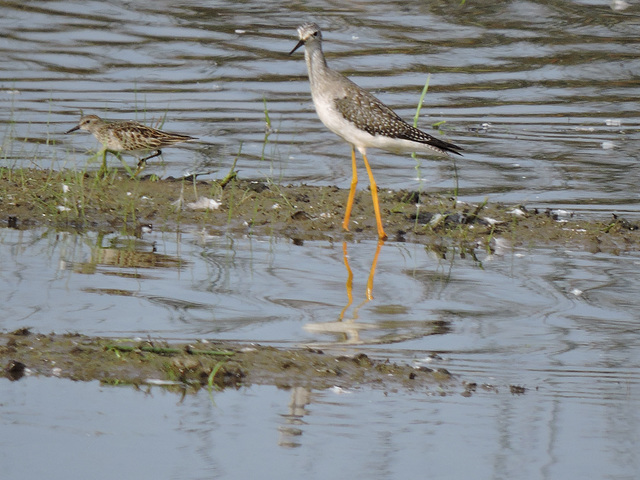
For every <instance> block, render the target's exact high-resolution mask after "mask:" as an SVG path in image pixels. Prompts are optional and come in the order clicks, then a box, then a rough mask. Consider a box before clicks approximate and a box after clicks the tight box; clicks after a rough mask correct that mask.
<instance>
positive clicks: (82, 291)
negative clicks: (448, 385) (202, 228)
mask: <svg viewBox="0 0 640 480" xmlns="http://www.w3.org/2000/svg"><path fill="white" fill-rule="evenodd" d="M499 242H500V240H499ZM376 249H377V244H376V242H361V243H358V244H347V245H346V253H347V256H346V263H345V255H344V253H345V252H344V250H343V245H340V244H331V243H328V242H305V243H304V244H303V245H294V244H293V243H292V242H291V241H287V240H284V239H269V238H255V237H254V238H232V237H208V236H206V234H205V233H204V232H191V233H189V232H187V233H182V234H179V235H176V234H169V233H156V232H148V233H145V234H143V235H142V238H130V237H123V236H118V235H116V234H109V235H105V236H99V235H97V234H90V233H88V234H85V235H78V234H73V233H62V232H58V233H56V232H53V231H47V230H44V229H40V230H28V231H18V230H10V229H4V230H0V260H1V262H2V264H3V269H2V271H1V272H0V284H1V285H2V287H1V288H0V292H2V297H1V298H0V301H2V304H3V305H4V315H3V321H2V328H3V329H4V330H11V329H14V328H18V327H22V326H31V327H33V328H34V329H35V330H37V331H42V332H49V331H56V332H66V331H79V332H82V333H86V334H91V335H118V336H126V337H143V338H145V337H146V336H147V335H150V336H151V337H152V338H169V339H183V338H185V339H190V338H206V339H239V340H244V341H256V342H260V343H272V344H274V345H303V344H312V345H315V346H321V347H322V348H325V349H329V350H332V351H338V352H345V353H349V352H355V351H362V350H363V349H364V351H366V352H367V353H369V354H370V355H374V356H377V357H382V358H390V359H392V360H393V361H401V362H405V363H406V362H409V363H411V364H413V365H416V366H418V365H429V366H430V367H434V366H436V367H443V368H447V369H448V370H449V371H451V372H452V373H453V374H454V375H455V376H456V379H457V381H461V380H464V381H468V382H475V383H477V384H478V386H477V389H476V391H475V393H473V394H472V396H471V397H470V398H466V397H465V396H463V395H462V394H463V392H464V388H463V387H462V385H460V386H458V387H457V388H454V391H453V392H449V394H448V395H447V396H445V397H441V396H440V394H441V393H442V392H440V391H439V390H438V388H437V387H434V386H432V387H430V388H428V389H419V390H417V391H408V392H407V391H401V392H398V391H390V392H383V391H381V390H370V389H369V388H355V389H354V390H351V391H347V392H342V391H340V390H335V391H331V390H330V391H326V392H309V391H306V390H304V389H294V390H292V391H279V390H277V389H275V388H272V387H252V388H249V389H242V390H240V391H225V392H222V393H216V394H215V397H214V400H213V402H212V400H211V398H210V397H209V395H208V394H207V392H201V393H199V394H197V395H195V396H187V397H185V398H184V399H182V400H181V399H180V396H179V395H178V394H176V393H168V392H164V391H162V390H161V389H160V388H157V387H154V388H150V389H149V391H150V394H149V395H143V394H141V393H139V392H133V391H132V390H131V389H130V388H109V387H104V386H99V385H97V384H94V383H91V384H69V383H68V382H67V381H65V380H57V379H54V380H50V379H34V378H27V379H25V380H24V381H20V382H16V383H12V384H9V383H8V381H5V382H6V383H5V388H3V389H1V390H0V391H1V392H2V393H0V418H2V421H3V427H2V429H3V431H4V432H5V435H4V436H3V437H4V439H5V441H4V442H3V448H2V449H0V450H2V452H3V453H2V455H4V456H5V458H6V459H7V461H8V464H9V465H11V472H15V473H16V476H22V477H24V476H25V475H26V476H30V475H37V474H38V473H41V472H42V471H44V469H47V471H51V470H50V467H49V466H46V467H45V466H44V465H47V463H48V460H47V459H48V458H49V457H52V458H61V459H68V461H69V462H73V464H74V466H76V467H77V468H78V469H79V470H78V471H81V472H82V471H86V472H91V471H93V469H94V468H96V465H103V463H104V466H105V468H104V469H102V468H100V469H98V470H99V472H98V473H97V474H94V475H92V477H93V478H103V477H102V474H103V472H104V474H105V478H106V475H107V474H108V475H112V472H110V471H109V469H108V465H110V464H111V465H112V464H113V463H112V462H114V461H115V462H116V463H117V464H118V465H120V467H122V468H124V467H125V466H126V468H128V469H129V468H130V471H132V472H137V471H140V472H142V473H144V472H146V473H147V474H149V472H151V473H152V474H153V473H155V472H160V473H158V474H161V476H166V475H167V472H171V475H172V476H175V475H178V472H182V474H183V475H185V474H188V476H189V477H193V478H205V477H206V476H207V475H211V474H212V473H215V474H216V475H219V476H222V477H234V478H236V477H237V476H238V475H241V474H245V475H249V476H256V475H257V474H259V473H260V472H261V471H263V470H264V469H265V468H266V469H268V471H269V474H268V475H266V477H267V478H276V477H281V476H282V475H283V474H284V473H286V472H289V473H291V472H308V473H309V475H311V476H312V478H326V476H327V475H338V473H339V472H352V474H354V475H355V474H358V473H359V474H362V473H363V472H367V473H366V474H367V475H368V476H371V477H373V478H389V477H398V476H406V475H409V474H411V473H412V472H415V471H416V469H421V470H422V469H426V468H429V469H430V471H431V472H433V475H434V477H435V478H451V477H453V478H458V477H460V476H468V475H469V474H471V473H476V475H478V476H480V477H482V478H489V477H490V478H506V477H513V476H515V475H516V473H517V474H518V475H517V476H518V477H519V478H565V477H567V476H571V475H574V474H576V473H578V474H580V475H583V476H585V477H586V478H632V477H633V476H634V475H635V474H636V473H637V472H638V471H639V470H638V461H639V457H638V454H637V452H636V449H635V447H634V445H635V441H636V440H637V432H638V427H639V425H638V420H639V419H638V413H637V412H638V406H639V402H638V400H637V398H638V394H639V393H640V374H639V373H638V372H639V371H640V370H639V367H640V357H639V356H638V353H637V352H638V351H639V348H640V335H638V331H639V327H640V320H639V319H638V315H637V311H638V309H639V308H640V301H639V300H638V299H637V298H636V297H635V296H633V295H630V292H633V291H637V290H638V288H640V285H639V281H638V277H637V275H636V271H637V268H638V265H639V264H640V255H638V254H635V253H634V254H626V255H610V254H604V253H600V254H597V255H594V254H591V253H586V252H576V251H565V250H563V249H561V248H532V249H515V250H513V249H507V250H503V251H500V250H499V251H497V252H495V253H488V252H486V251H482V250H477V251H475V252H460V251H457V250H455V249H451V250H448V251H439V252H435V251H433V250H431V249H430V248H428V247H425V246H422V245H411V244H409V245H408V244H401V243H392V242H388V243H386V244H385V245H384V246H383V247H382V248H381V250H380V252H379V256H378V259H377V267H376V269H375V271H374V274H375V275H374V279H373V284H372V294H373V295H372V296H373V298H372V299H371V300H367V295H366V289H367V282H368V279H369V276H370V273H371V270H370V269H371V264H372V262H373V259H374V257H375V254H376ZM347 265H348V267H349V269H350V270H351V273H352V275H353V277H352V284H351V289H349V288H348V287H347V280H348V279H349V270H347ZM349 293H351V295H352V297H353V298H352V303H351V304H350V305H349V300H348V297H349ZM345 307H347V308H346V309H345ZM434 321H439V322H445V326H446V328H440V330H439V331H440V333H439V334H437V335H432V334H431V333H432V328H433V323H432V322H434ZM433 354H436V355H437V356H435V357H434V356H433ZM512 386H523V387H525V389H526V390H525V392H524V394H515V393H514V394H512V393H510V392H511V387H512ZM45 399H46V400H45ZM292 402H293V403H292ZM292 412H293V413H292ZM586 419H588V421H587V420H586ZM8 439H11V440H8ZM167 439H170V441H168V440H167ZM51 443H52V444H55V445H54V446H49V447H47V445H50V444H51ZM25 445H28V446H29V448H32V449H36V450H39V449H40V448H42V449H44V450H45V451H46V453H45V454H44V455H41V456H40V457H39V458H40V459H41V460H42V463H40V462H37V463H35V464H31V463H23V462H21V461H19V460H17V459H18V458H19V457H20V451H21V450H20V449H22V448H24V446H25ZM132 445H144V447H142V448H141V449H140V448H138V447H136V450H135V451H136V454H135V455H133V456H132V455H131V454H130V451H131V449H132V448H133V447H131V446H132ZM576 446H577V447H578V448H576ZM45 447H46V448H45ZM80 447H81V450H82V451H83V452H84V454H83V459H82V460H78V459H77V458H76V457H74V456H71V454H70V452H75V451H77V450H78V448H80ZM345 451H348V452H349V455H348V456H346V455H344V453H343V452H345ZM105 452H108V458H109V460H108V461H106V460H105V459H104V458H103V456H104V455H105ZM154 456H158V457H159V458H161V460H160V461H158V462H155V461H153V460H152V459H153V458H154ZM247 456H250V458H251V459H252V460H251V461H250V462H247V461H246V457H247ZM95 462H97V463H95ZM105 462H106V463H105ZM6 463H7V462H4V461H3V464H6ZM149 463H152V465H149ZM594 472H595V473H594ZM616 472H617V473H616ZM596 473H597V474H596ZM51 474H52V475H51V478H62V475H63V474H62V472H60V474H59V475H57V472H55V471H53V472H51ZM590 474H593V476H591V475H590Z"/></svg>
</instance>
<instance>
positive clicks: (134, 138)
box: [65, 115, 196, 176]
mask: <svg viewBox="0 0 640 480" xmlns="http://www.w3.org/2000/svg"><path fill="white" fill-rule="evenodd" d="M76 130H86V131H88V132H90V133H92V134H93V136H94V137H96V139H97V140H98V141H99V142H100V143H101V144H102V146H103V152H102V167H101V168H100V172H99V174H103V173H105V172H106V171H107V153H108V152H111V153H113V154H114V155H115V156H116V157H118V158H119V159H120V160H122V158H121V157H120V153H129V154H131V155H134V156H135V157H138V158H140V157H142V156H144V155H147V154H150V155H148V156H146V157H143V158H142V159H140V160H139V161H138V168H137V169H136V172H135V174H134V176H137V175H138V174H139V173H140V172H141V171H142V169H143V168H144V166H145V164H146V161H147V160H149V159H150V158H154V157H157V156H158V155H161V154H162V150H161V149H162V148H164V147H169V146H171V145H175V144H176V143H181V142H187V141H189V140H196V138H195V137H190V136H189V135H181V134H179V133H169V132H164V131H162V130H158V129H156V128H151V127H147V126H146V125H143V124H141V123H138V122H133V121H115V122H108V121H105V120H103V119H101V118H100V117H98V116H97V115H85V116H83V117H82V118H81V119H80V122H79V123H78V125H76V126H75V127H73V128H72V129H71V130H69V131H68V132H65V133H71V132H75V131H76Z"/></svg>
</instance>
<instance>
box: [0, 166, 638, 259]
mask: <svg viewBox="0 0 640 480" xmlns="http://www.w3.org/2000/svg"><path fill="white" fill-rule="evenodd" d="M347 194H348V191H347V190H343V189H339V188H337V187H332V186H322V187H319V186H307V185H279V184H276V183H272V182H265V181H252V180H242V179H239V178H237V177H236V176H234V175H231V176H228V177H227V178H225V179H224V181H213V180H207V181H200V180H198V179H196V178H186V179H173V178H167V179H162V180H160V179H157V178H155V177H153V176H146V177H143V178H140V179H131V178H129V177H128V176H127V175H126V173H125V172H119V171H116V170H113V171H111V172H110V174H109V175H107V177H105V178H98V177H96V176H95V174H94V173H86V172H76V171H51V170H32V169H20V170H11V169H0V218H1V219H3V221H5V222H6V225H7V226H10V227H13V228H30V227H32V226H40V225H49V226H53V227H55V228H59V229H76V230H99V231H110V230H130V231H131V232H134V231H135V230H136V229H138V228H140V226H142V225H147V224H151V225H153V227H154V228H156V229H160V230H175V229H181V228H194V227H195V228H203V229H206V230H207V231H208V232H209V233H210V234H213V235H215V234H225V233H232V234H255V235H268V236H279V237H286V238H291V239H292V240H293V241H296V242H303V241H305V240H329V241H351V240H355V241H357V240H361V239H365V238H367V239H372V238H376V237H377V235H376V226H375V217H374V213H373V208H372V202H371V195H370V192H369V191H368V190H361V191H358V193H357V194H356V199H355V204H354V208H353V213H352V217H351V223H350V231H349V232H346V231H344V230H343V229H342V226H341V223H342V218H343V215H344V207H345V204H346V201H347ZM379 197H380V206H381V210H382V216H383V222H384V225H385V230H386V232H387V234H388V235H389V240H390V241H407V242H417V243H424V244H433V245H447V246H449V245H452V244H453V245H460V246H461V247H463V248H477V247H484V248H492V246H493V244H494V242H495V240H496V239H497V238H500V239H501V240H502V241H503V242H506V244H507V245H508V246H514V247H518V246H525V247H528V246H535V245H548V244H560V245H565V246H567V247H568V248H579V249H586V250H588V251H591V252H598V251H608V252H614V253H615V252H623V251H628V250H637V249H638V247H639V246H640V235H639V234H638V225H636V224H635V223H632V222H629V221H627V220H626V219H624V218H620V217H618V216H616V215H615V212H611V213H610V214H609V215H603V218H598V219H593V218H586V219H585V218H575V217H574V216H572V215H571V214H570V213H567V214H563V213H562V212H560V213H559V212H556V211H552V210H538V209H535V208H527V206H526V205H501V204H492V203H491V202H487V203H485V204H482V205H473V204H466V203H460V202H456V201H455V199H453V198H449V197H443V196H437V195H429V194H425V193H421V192H415V191H406V190H400V191H391V190H385V189H381V190H380V192H379Z"/></svg>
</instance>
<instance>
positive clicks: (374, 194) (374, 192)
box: [362, 153, 387, 240]
mask: <svg viewBox="0 0 640 480" xmlns="http://www.w3.org/2000/svg"><path fill="white" fill-rule="evenodd" d="M362 158H363V159H364V166H365V167H366V168H367V174H368V175H369V183H370V185H371V198H372V199H373V211H374V212H375V214H376V223H377V224H378V238H379V239H380V240H386V239H387V234H386V233H384V229H383V228H382V216H381V215H380V204H379V203H378V185H376V180H375V178H373V172H372V171H371V167H370V166H369V160H367V156H366V155H365V154H364V153H363V154H362Z"/></svg>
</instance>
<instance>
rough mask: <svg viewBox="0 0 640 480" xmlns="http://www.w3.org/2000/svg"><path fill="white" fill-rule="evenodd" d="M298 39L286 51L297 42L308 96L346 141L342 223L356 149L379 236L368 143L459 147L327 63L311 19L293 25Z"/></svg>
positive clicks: (393, 148)
mask: <svg viewBox="0 0 640 480" xmlns="http://www.w3.org/2000/svg"><path fill="white" fill-rule="evenodd" d="M298 36H299V37H300V41H299V42H298V44H297V45H296V46H295V47H294V49H293V50H291V52H289V55H291V54H292V53H293V52H295V51H296V50H297V49H298V48H300V47H301V46H302V45H304V46H305V52H304V57H305V60H306V63H307V70H308V72H309V83H310V84H311V97H312V98H313V104H314V105H315V107H316V112H317V113H318V116H319V117H320V120H322V123H324V124H325V126H326V127H327V128H328V129H329V130H331V131H332V132H333V133H335V134H337V135H339V136H340V137H342V138H343V139H344V140H346V141H347V142H349V143H350V144H351V165H352V172H353V174H352V178H351V189H350V191H349V199H348V201H347V208H346V212H345V217H344V221H343V222H342V228H344V229H345V230H349V217H350V216H351V208H352V207H353V199H354V196H355V193H356V184H357V183H358V174H357V171H356V149H358V151H359V152H360V154H361V155H362V158H363V160H364V166H365V167H366V169H367V174H368V175H369V181H370V183H371V197H372V199H373V209H374V211H375V214H376V223H377V227H378V237H379V238H380V239H381V240H384V239H386V238H387V235H386V233H385V232H384V229H383V228H382V218H381V215H380V206H379V204H378V192H377V186H376V182H375V179H374V178H373V173H372V172H371V167H370V166H369V161H368V160H367V147H371V148H380V149H382V150H386V151H389V152H394V153H404V152H430V153H438V154H441V155H448V154H449V153H453V154H456V155H461V153H460V152H459V150H462V147H458V146H457V145H454V144H452V143H448V142H445V141H443V140H439V139H437V138H435V137H432V136H431V135H429V134H428V133H425V132H423V131H422V130H418V129H417V128H415V127H413V126H412V125H409V124H408V123H407V122H405V121H404V120H402V118H400V117H399V116H398V114H396V113H395V112H394V111H393V110H391V108H389V107H387V106H386V105H385V104H384V103H382V102H381V101H380V100H378V99H377V98H376V97H374V96H373V95H371V94H370V93H369V92H367V91H366V90H363V89H362V88H360V87H359V86H358V85H356V84H355V83H353V82H352V81H351V80H349V79H348V78H347V77H345V76H344V75H342V74H341V73H338V72H336V71H335V70H332V69H331V68H329V67H328V66H327V61H326V60H325V58H324V53H322V33H321V32H320V27H318V25H316V24H315V23H305V24H304V25H301V26H299V27H298Z"/></svg>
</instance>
